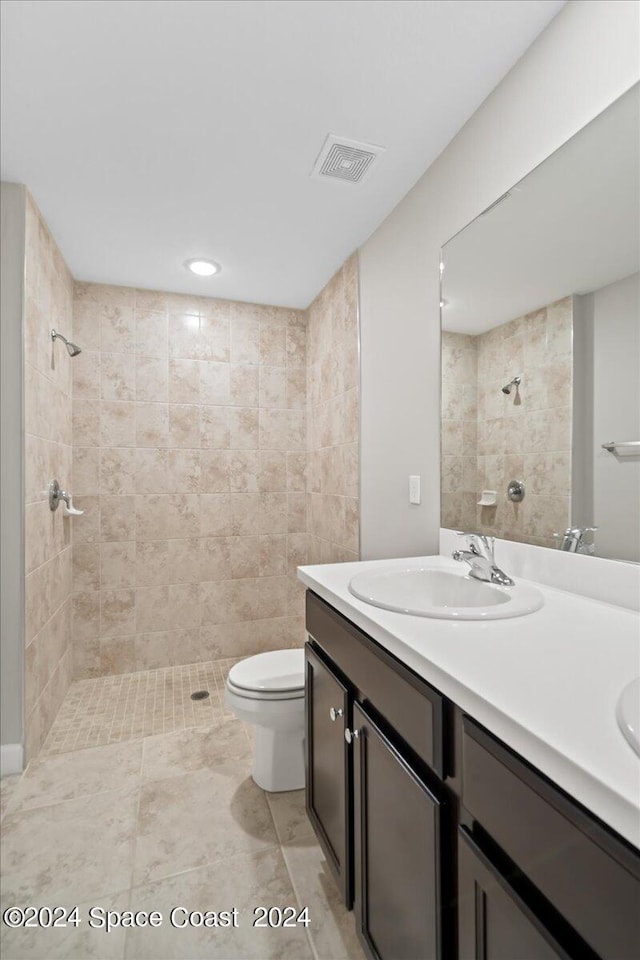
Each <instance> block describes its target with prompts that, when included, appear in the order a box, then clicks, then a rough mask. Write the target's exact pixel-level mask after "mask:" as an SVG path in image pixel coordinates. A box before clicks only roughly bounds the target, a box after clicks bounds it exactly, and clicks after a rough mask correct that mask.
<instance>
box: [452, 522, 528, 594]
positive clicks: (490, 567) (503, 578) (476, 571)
mask: <svg viewBox="0 0 640 960" xmlns="http://www.w3.org/2000/svg"><path fill="white" fill-rule="evenodd" d="M458 536H459V537H466V538H467V541H468V546H469V549H468V550H454V551H453V553H452V554H451V556H452V557H453V559H454V560H460V561H462V560H464V561H465V562H466V563H468V564H469V566H470V568H471V569H470V570H469V576H470V577H474V578H475V579H476V580H483V581H484V582H485V583H497V584H499V585H500V586H501V587H513V586H514V583H515V581H514V580H512V579H511V577H509V576H508V575H507V574H506V573H505V572H504V570H501V569H500V567H497V566H496V562H495V558H494V555H493V552H494V545H495V537H486V536H484V535H483V534H481V533H458Z"/></svg>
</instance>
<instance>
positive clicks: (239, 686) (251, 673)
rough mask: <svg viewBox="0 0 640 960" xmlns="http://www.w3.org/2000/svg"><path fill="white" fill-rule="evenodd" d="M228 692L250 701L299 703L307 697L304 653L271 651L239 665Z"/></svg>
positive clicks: (229, 684) (228, 680) (231, 674)
mask: <svg viewBox="0 0 640 960" xmlns="http://www.w3.org/2000/svg"><path fill="white" fill-rule="evenodd" d="M227 689H228V690H229V691H230V692H231V693H234V694H235V695H236V696H239V697H247V698H248V699H250V700H299V699H300V698H302V697H304V650H302V649H296V650H271V651H269V652H268V653H258V654H256V656H254V657H248V658H247V659H246V660H242V661H240V663H236V664H235V665H234V666H233V667H232V668H231V670H230V671H229V675H228V677H227Z"/></svg>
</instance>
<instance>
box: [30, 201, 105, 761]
mask: <svg viewBox="0 0 640 960" xmlns="http://www.w3.org/2000/svg"><path fill="white" fill-rule="evenodd" d="M25 226H26V237H27V242H26V256H25V291H24V294H25V297H24V299H25V318H24V321H25V322H24V339H25V344H24V345H25V364H24V407H25V476H24V487H25V502H26V507H25V574H26V577H25V643H26V645H27V651H26V655H25V676H24V683H25V703H26V714H27V715H26V723H25V741H26V753H27V760H31V759H32V758H33V757H34V756H35V754H36V753H37V751H38V750H39V748H40V745H41V743H42V742H43V741H44V739H45V737H46V735H47V733H48V730H49V727H50V725H51V722H52V720H53V717H54V715H55V711H56V710H57V708H58V705H59V703H60V702H61V700H62V698H63V697H64V694H65V692H66V688H67V686H68V683H69V676H68V671H67V664H68V662H69V661H70V657H69V656H68V653H69V650H70V645H71V617H70V604H71V601H70V596H71V591H72V582H73V571H72V563H71V548H70V542H71V521H70V520H69V519H68V518H64V517H63V514H62V511H61V510H58V511H57V512H56V513H52V512H51V511H50V510H49V506H48V503H47V490H48V485H49V482H50V480H51V479H52V478H53V477H56V478H57V479H58V480H59V482H60V484H61V485H62V486H63V487H64V488H66V489H68V490H71V492H72V493H74V492H75V490H74V487H73V476H72V472H73V466H74V464H73V462H72V461H73V460H74V458H73V456H72V448H71V442H72V432H73V417H74V414H75V418H76V423H77V426H78V434H79V436H80V438H81V439H82V436H83V435H84V437H85V439H86V442H87V445H91V444H93V443H94V441H95V437H96V436H97V434H98V433H99V427H100V418H99V401H98V396H99V383H100V380H99V366H98V369H96V362H97V363H98V364H99V357H98V356H96V355H93V356H92V355H91V354H90V349H91V344H90V343H88V342H87V343H86V344H85V343H83V347H84V348H85V350H86V351H87V353H86V354H85V355H84V356H83V360H84V362H83V364H82V365H81V366H79V367H77V366H74V365H73V361H72V360H71V358H70V357H69V356H68V354H67V352H66V351H65V350H64V349H63V347H62V346H61V345H60V344H59V343H52V341H51V336H50V331H51V327H55V328H56V329H57V330H60V331H61V332H62V333H64V334H65V336H67V337H69V338H72V337H73V336H74V330H73V317H72V302H73V280H72V277H71V274H70V273H69V271H68V270H67V267H66V265H65V263H64V260H63V258H62V256H61V254H60V251H59V250H58V248H57V246H56V243H55V240H54V238H53V237H52V236H51V234H50V233H49V230H48V229H47V226H46V224H45V222H44V220H43V219H42V217H41V215H40V213H39V211H38V209H37V207H36V206H35V204H34V202H33V200H32V198H31V197H30V196H29V195H28V194H27V198H26V211H25ZM74 376H75V379H76V383H77V389H78V394H79V397H80V396H82V394H83V393H84V399H83V400H82V401H80V399H79V401H78V405H77V406H76V408H75V411H74V409H73V404H72V381H73V378H74ZM81 403H84V406H85V409H84V410H82V409H81ZM96 466H97V462H96V460H95V458H94V457H93V456H92V455H91V454H90V453H88V452H86V453H84V454H80V455H79V456H78V457H76V458H75V468H76V473H77V479H78V482H79V484H80V485H81V487H83V488H85V489H86V490H92V491H97V475H96ZM85 561H86V566H87V569H86V573H85V577H86V580H87V582H90V581H91V580H92V578H93V576H94V573H95V569H94V568H93V567H92V564H91V561H90V558H89V557H86V558H85Z"/></svg>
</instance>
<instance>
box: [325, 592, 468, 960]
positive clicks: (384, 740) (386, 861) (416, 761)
mask: <svg viewBox="0 0 640 960" xmlns="http://www.w3.org/2000/svg"><path fill="white" fill-rule="evenodd" d="M307 626H308V630H309V639H310V642H309V643H308V644H307V646H306V694H307V701H306V758H307V811H308V813H309V817H310V819H311V822H312V823H313V825H314V828H315V831H316V834H317V836H318V839H319V841H320V844H321V846H322V848H323V850H324V852H325V855H326V857H327V862H328V863H329V865H330V866H331V868H332V870H333V872H334V874H335V877H336V880H337V882H338V885H339V887H340V890H341V892H342V896H343V900H344V902H345V904H346V905H347V906H349V907H350V906H353V908H354V911H355V915H356V925H357V930H358V936H359V938H360V941H361V943H362V945H363V948H364V950H365V952H366V954H367V955H368V956H369V957H370V958H372V960H449V958H450V957H451V953H450V952H447V951H446V950H445V949H444V948H443V941H444V942H445V943H446V933H445V932H444V930H443V920H442V917H443V894H442V878H443V876H444V874H445V871H443V869H442V863H441V858H442V847H443V839H442V837H443V824H444V818H445V816H446V806H447V792H446V790H445V789H444V787H443V786H442V783H441V781H440V780H439V778H438V777H437V776H436V773H435V771H434V770H433V769H432V768H430V766H429V764H432V763H434V761H435V762H436V763H437V764H441V763H442V745H441V743H440V742H439V738H440V737H441V734H442V702H441V701H442V698H441V697H440V695H439V694H438V693H437V692H436V691H433V690H432V689H431V688H430V687H429V686H428V684H425V683H423V682H422V681H420V679H419V678H417V677H415V676H414V675H413V674H412V673H411V672H410V671H409V670H407V669H406V668H405V667H403V665H402V664H399V663H397V662H396V661H394V660H393V658H392V657H390V656H389V655H388V654H386V653H385V652H384V651H382V650H380V651H378V650H376V649H375V647H376V645H375V644H374V643H373V641H371V640H369V638H368V637H365V635H364V634H362V633H360V632H359V631H357V629H356V628H355V627H353V625H352V624H349V623H348V621H345V620H344V619H343V618H342V617H340V616H339V614H337V613H336V612H335V611H334V610H332V609H331V608H330V607H329V606H328V605H326V604H324V603H323V602H322V601H321V600H319V599H318V598H317V597H314V596H313V595H312V594H309V595H308V600H307ZM398 728H400V731H401V732H399V730H398Z"/></svg>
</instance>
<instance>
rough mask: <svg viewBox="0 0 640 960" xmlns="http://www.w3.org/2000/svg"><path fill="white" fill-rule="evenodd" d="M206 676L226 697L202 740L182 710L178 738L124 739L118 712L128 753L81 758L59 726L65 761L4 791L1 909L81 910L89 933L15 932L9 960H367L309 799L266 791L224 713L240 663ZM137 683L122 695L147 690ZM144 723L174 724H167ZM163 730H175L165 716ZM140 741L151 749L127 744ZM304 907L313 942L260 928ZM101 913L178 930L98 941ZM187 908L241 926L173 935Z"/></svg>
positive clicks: (133, 729) (296, 933)
mask: <svg viewBox="0 0 640 960" xmlns="http://www.w3.org/2000/svg"><path fill="white" fill-rule="evenodd" d="M206 666H207V667H211V668H212V672H211V673H209V674H207V676H206V678H205V676H204V674H203V675H202V676H201V677H198V681H199V683H201V684H202V682H203V680H204V679H207V682H210V680H211V677H213V680H214V682H215V693H216V702H215V703H212V704H211V705H210V707H209V709H210V715H209V717H208V720H207V722H206V723H203V722H201V720H202V715H198V714H196V715H195V720H196V724H197V725H194V726H189V727H187V726H186V723H187V721H188V722H191V719H190V718H185V717H184V715H181V716H180V717H179V716H178V714H179V711H176V710H174V711H173V716H172V719H171V720H170V722H171V724H173V726H174V727H175V726H177V725H178V723H179V724H180V726H181V728H180V729H173V730H171V732H163V733H159V734H155V735H151V736H146V735H144V731H146V730H147V728H146V727H144V728H143V735H142V736H141V735H140V733H139V727H138V726H137V724H133V725H131V724H130V725H129V726H128V727H127V725H126V724H124V725H123V726H122V727H121V728H119V731H120V732H118V731H116V728H115V727H114V725H113V724H114V719H115V717H116V714H117V711H116V712H115V713H114V712H113V709H112V707H109V710H111V714H110V715H111V721H107V720H106V719H104V723H101V724H98V726H104V727H105V728H106V726H107V724H108V722H109V724H110V725H109V730H110V734H109V735H110V736H113V735H114V734H116V736H115V739H116V740H118V741H120V742H111V743H104V744H103V745H101V746H97V747H92V748H85V749H75V750H74V749H73V747H72V746H69V744H71V743H72V741H73V743H74V744H75V746H76V748H77V746H78V743H79V738H78V737H77V736H76V737H75V739H74V738H73V737H72V735H71V733H70V730H71V723H72V722H73V721H72V720H71V719H69V720H68V721H67V727H66V728H64V730H66V732H64V735H63V727H62V724H60V726H59V737H60V740H59V743H58V746H57V747H56V748H55V750H52V749H51V746H52V745H53V742H54V741H53V739H51V744H49V745H48V752H46V753H43V754H42V755H41V757H40V758H38V759H36V760H34V761H33V762H32V763H31V764H30V765H29V767H28V769H27V771H26V772H25V773H24V774H23V775H22V776H21V777H11V778H9V779H5V780H3V781H2V797H3V823H2V833H3V841H2V843H3V846H2V858H1V866H2V880H1V885H2V909H3V910H4V909H5V908H6V907H8V906H20V907H25V906H27V905H34V906H57V905H62V906H66V907H70V906H72V905H75V904H77V905H78V907H79V916H80V919H81V923H80V925H79V926H78V927H77V928H75V927H73V926H70V927H66V928H56V929H43V930H36V929H28V930H24V929H17V930H11V929H8V928H7V927H6V926H5V925H4V924H3V926H2V957H3V960H20V958H39V960H55V958H64V960H73V958H77V960H89V958H101V960H111V958H120V960H124V958H126V960H145V958H153V960H162V958H181V960H191V958H194V960H195V958H208V960H214V958H224V960H231V958H244V960H250V958H259V960H267V958H282V960H361V958H362V952H361V950H360V947H359V945H358V943H357V940H356V937H355V932H354V926H353V917H352V915H351V914H349V913H347V912H346V911H345V910H344V908H343V907H342V905H341V904H340V902H339V898H338V893H337V890H336V888H335V886H334V884H333V881H332V879H331V877H330V875H329V872H328V868H327V865H326V863H325V861H324V859H323V857H322V854H321V852H320V849H319V847H318V845H317V842H316V840H315V837H314V835H313V832H312V830H311V826H310V823H309V821H308V819H307V816H306V813H305V810H304V795H303V792H302V791H297V792H295V793H283V794H265V793H263V792H262V791H261V790H259V789H258V787H256V785H255V784H254V783H253V781H252V779H251V777H250V773H249V771H250V767H251V753H250V744H249V736H248V731H247V730H246V729H245V727H244V725H243V724H242V723H240V722H238V721H237V720H236V719H235V718H233V717H231V716H230V715H229V714H228V712H227V711H225V710H224V709H223V706H222V702H221V699H220V693H221V691H222V683H223V676H224V674H225V673H226V669H228V666H229V663H218V664H217V665H216V664H214V665H211V664H209V665H206ZM153 673H155V674H161V673H163V671H153ZM145 676H146V675H145ZM137 677H138V680H136V681H134V680H133V679H132V678H131V677H129V678H121V683H122V684H123V685H126V681H127V680H128V682H129V683H130V684H131V685H132V686H133V685H135V684H138V683H139V682H140V681H139V677H140V675H137ZM114 679H116V678H114ZM83 683H86V681H84V682H83ZM147 683H148V685H149V686H150V685H151V681H150V680H148V681H147ZM158 685H159V678H156V680H155V688H156V690H157V689H158ZM77 686H80V684H78V685H77ZM175 686H176V684H175V683H174V688H175ZM210 689H211V688H210ZM74 695H75V691H72V693H71V696H74ZM118 699H119V695H118V696H115V695H114V696H113V697H112V698H111V699H109V697H106V698H105V702H106V701H109V703H112V702H113V701H117V700H118ZM210 699H211V700H212V701H213V700H214V690H213V689H211V697H210ZM79 702H83V701H82V697H81V698H80V700H75V710H76V721H78V713H77V709H78V703H79ZM130 702H137V700H133V701H130ZM145 702H146V701H145ZM189 702H190V701H189ZM109 710H105V713H104V717H105V718H106V717H107V715H108V714H109ZM70 712H71V711H70ZM134 712H135V711H134ZM88 715H89V714H88V712H87V713H86V714H85V716H87V717H88ZM65 716H67V714H65ZM143 716H145V717H147V716H150V717H151V719H152V720H153V722H154V723H155V722H158V723H159V722H160V719H159V714H156V712H155V710H153V711H151V714H150V715H147V713H146V711H144V713H143ZM60 719H61V720H62V718H60ZM88 722H89V721H88V720H87V723H88ZM145 722H146V721H145ZM162 722H163V723H164V722H169V721H167V712H166V711H163V713H162ZM91 723H93V720H92V721H91ZM78 726H79V727H80V728H83V721H82V720H81V721H80V722H79V723H78ZM125 728H126V729H128V730H129V737H132V736H136V737H137V739H129V740H128V741H125V740H123V736H124V733H123V731H124V730H125ZM90 729H91V727H90ZM150 729H151V730H153V729H157V728H154V727H153V726H152V727H151V728H150ZM101 735H102V734H101ZM65 743H66V744H67V746H62V747H61V744H65ZM61 749H62V750H64V751H66V752H64V753H61V752H60V750H61ZM56 751H57V752H56ZM5 803H6V806H5ZM289 905H290V906H293V907H296V908H300V907H302V906H308V908H309V917H310V924H309V926H308V927H307V928H305V927H303V926H296V927H292V928H286V929H271V930H270V929H259V928H255V927H253V925H252V923H253V910H254V909H255V908H256V907H260V906H267V907H269V906H279V907H285V906H289ZM92 907H98V908H103V910H105V911H106V910H116V911H124V910H147V911H152V910H155V911H160V912H161V913H162V915H163V923H162V926H160V927H157V928H152V927H149V926H147V927H137V928H130V929H128V930H125V929H123V928H122V927H118V928H116V929H115V930H113V931H112V932H111V933H109V934H107V933H106V932H105V930H104V929H99V928H95V929H94V928H92V927H90V926H89V922H88V911H89V909H90V908H92ZM174 907H184V908H186V909H187V910H188V911H222V910H231V909H232V908H233V907H236V908H237V910H238V924H239V925H238V927H234V928H222V927H217V928H205V927H193V926H187V927H184V928H178V927H176V926H172V924H171V921H170V913H171V910H172V909H173V908H174ZM183 916H184V913H180V914H179V916H178V919H181V918H182V917H183Z"/></svg>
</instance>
